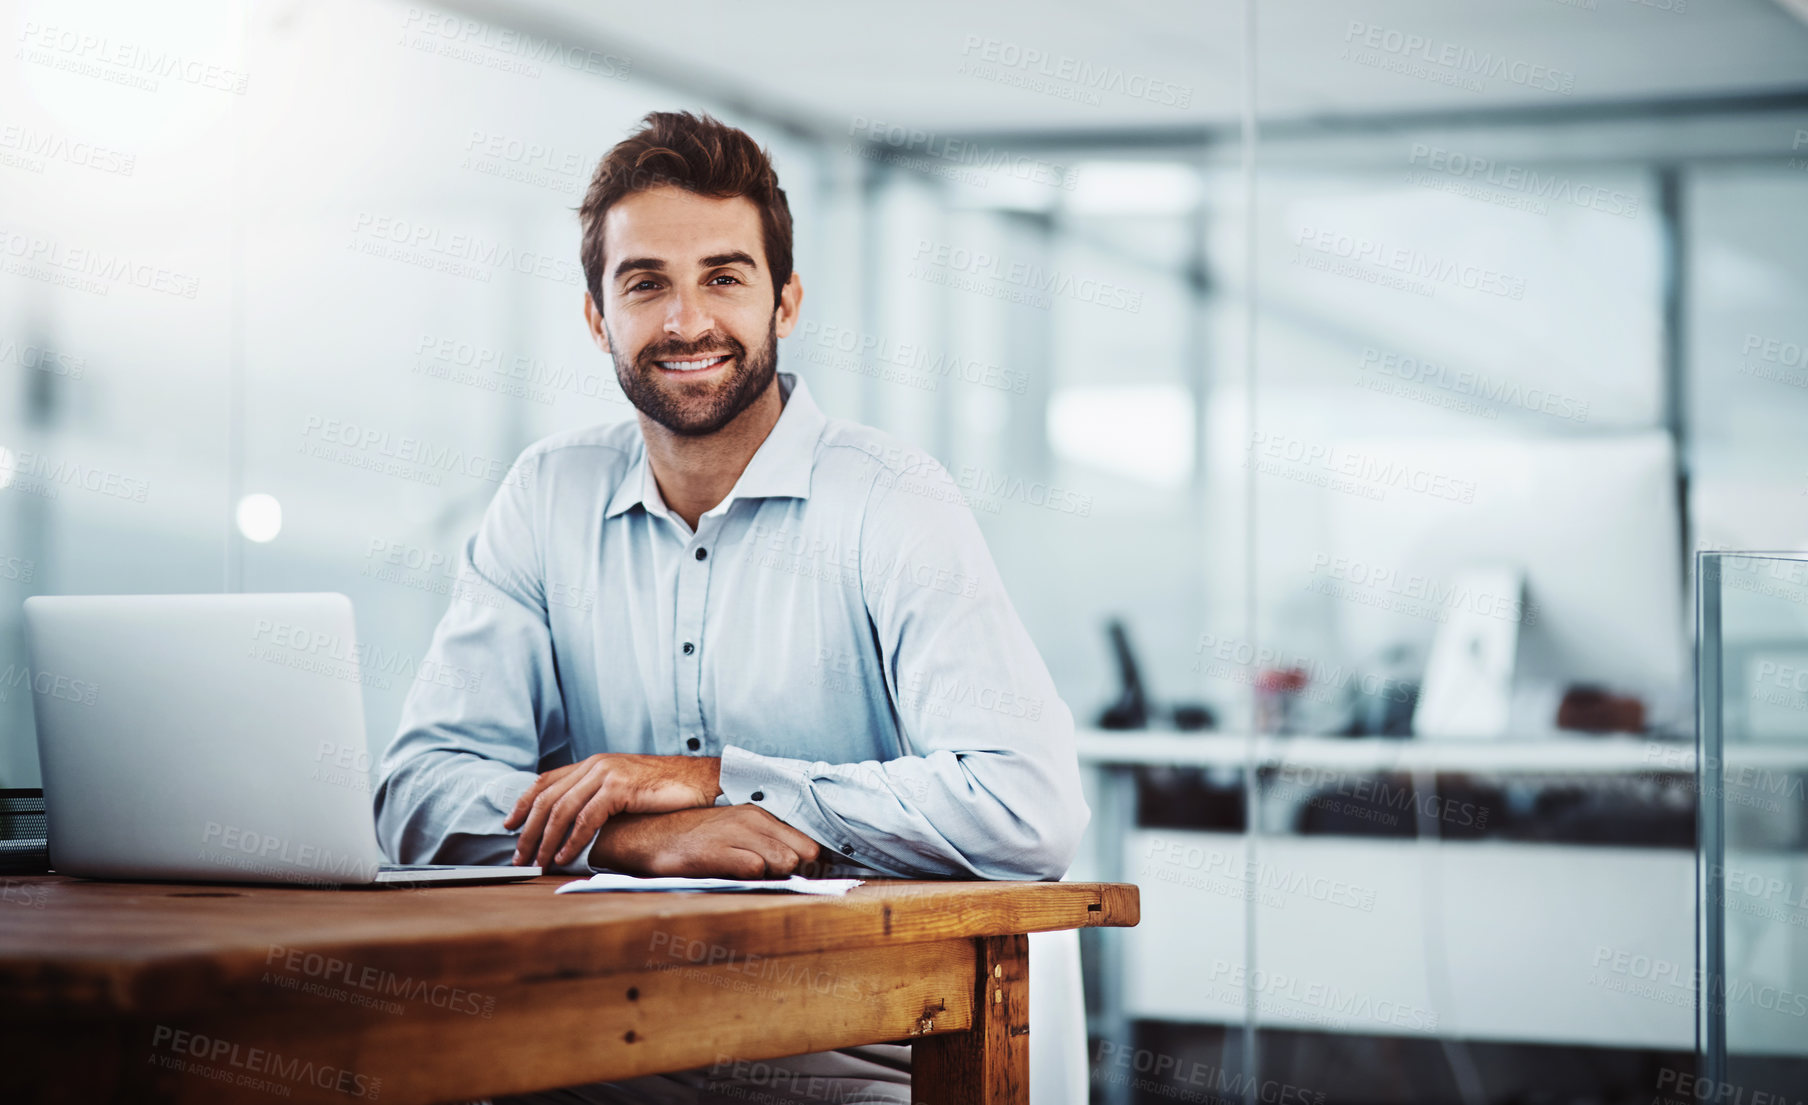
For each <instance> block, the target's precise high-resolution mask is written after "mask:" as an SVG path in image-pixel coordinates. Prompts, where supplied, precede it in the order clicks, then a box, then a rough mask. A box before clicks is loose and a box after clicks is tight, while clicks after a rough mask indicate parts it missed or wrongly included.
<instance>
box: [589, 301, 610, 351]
mask: <svg viewBox="0 0 1808 1105" xmlns="http://www.w3.org/2000/svg"><path fill="white" fill-rule="evenodd" d="M584 328H585V329H586V330H589V331H590V340H591V341H593V342H595V343H596V347H597V348H598V349H600V350H602V351H603V353H604V354H605V355H607V356H609V357H614V356H615V350H614V349H613V348H611V347H610V345H609V328H608V327H607V326H604V325H603V312H601V311H599V310H598V309H597V306H596V300H594V299H592V298H590V293H589V292H585V293H584Z"/></svg>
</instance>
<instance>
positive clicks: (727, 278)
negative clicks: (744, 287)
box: [709, 273, 741, 284]
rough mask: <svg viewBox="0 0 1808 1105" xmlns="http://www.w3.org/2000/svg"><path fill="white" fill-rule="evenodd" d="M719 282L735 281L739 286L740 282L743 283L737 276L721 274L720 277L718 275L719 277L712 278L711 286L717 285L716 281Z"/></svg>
mask: <svg viewBox="0 0 1808 1105" xmlns="http://www.w3.org/2000/svg"><path fill="white" fill-rule="evenodd" d="M718 280H732V281H734V282H735V283H736V284H739V283H740V282H741V280H740V278H739V277H737V276H730V275H729V274H728V273H721V274H720V275H717V276H712V277H710V280H709V282H710V283H711V284H714V283H715V282H716V281H718Z"/></svg>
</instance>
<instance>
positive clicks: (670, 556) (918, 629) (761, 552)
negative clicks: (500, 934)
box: [376, 112, 1088, 1102]
mask: <svg viewBox="0 0 1808 1105" xmlns="http://www.w3.org/2000/svg"><path fill="white" fill-rule="evenodd" d="M579 214H580V223H581V227H582V233H583V244H582V248H581V256H582V260H583V266H584V274H585V277H586V281H587V285H588V294H586V296H585V298H584V321H585V324H586V325H587V326H588V328H589V330H590V334H591V336H592V338H593V339H594V340H595V342H596V344H597V347H598V348H599V349H601V350H602V351H603V352H604V353H607V354H608V355H609V356H611V357H612V358H613V359H614V362H615V372H616V376H617V378H618V379H619V380H620V381H621V386H622V390H623V392H624V393H625V394H626V395H627V397H628V399H629V400H630V401H631V402H632V403H633V404H634V406H635V408H636V409H637V410H638V412H639V417H638V419H637V420H636V421H635V422H631V423H623V424H618V425H610V426H600V427H595V428H591V429H585V430H580V431H576V432H571V433H564V434H558V435H555V436H553V437H551V438H548V439H546V440H544V441H541V442H539V443H538V444H535V445H533V446H532V447H530V448H529V449H528V450H527V451H526V452H525V453H523V454H522V455H521V457H520V459H519V460H518V461H516V463H515V465H514V467H513V469H511V472H510V475H509V478H508V479H507V480H505V481H504V482H503V485H502V487H501V489H500V490H499V491H498V492H497V494H496V497H495V499H494V501H493V502H492V503H491V504H490V507H489V510H488V511H487V513H486V514H485V516H484V519H483V522H482V524H481V526H480V527H479V529H478V532H477V534H476V535H475V536H474V537H473V538H471V539H470V540H469V541H468V542H467V543H466V545H465V548H464V553H463V556H462V557H461V564H460V580H461V584H462V585H461V587H460V598H458V599H456V600H455V601H454V602H453V603H452V605H451V608H450V609H449V610H448V611H447V612H446V615H445V617H444V618H443V619H442V620H441V622H440V625H439V628H438V630H437V632H436V633H435V634H434V638H433V644H432V648H431V651H430V653H429V657H430V661H431V663H432V664H434V665H436V666H445V667H451V668H462V669H464V670H466V671H469V672H472V673H474V675H475V676H476V678H474V679H472V680H468V681H456V682H459V683H461V684H463V685H461V686H456V687H455V686H444V685H441V684H440V683H437V682H433V681H427V680H422V681H418V682H417V683H416V684H415V685H414V687H413V689H412V690H411V692H410V694H409V698H408V701H407V704H406V706H405V708H404V711H403V716H402V723H401V728H400V731H399V732H398V733H397V735H396V738H395V741H394V743H393V744H391V746H390V747H389V749H388V751H387V752H386V753H385V755H384V757H383V761H382V765H381V780H380V783H379V787H378V790H377V795H376V807H377V819H378V825H379V829H380V832H381V835H382V839H383V842H384V846H385V848H386V849H387V850H388V851H389V852H390V853H391V855H392V856H394V858H395V859H397V860H398V861H402V862H440V863H505V862H513V863H538V864H542V865H545V866H549V867H553V868H555V869H557V870H561V871H569V872H578V873H586V874H587V873H590V872H591V871H593V870H600V869H611V870H621V871H629V872H634V873H641V874H650V875H727V876H736V877H754V878H760V877H781V876H784V875H787V874H790V873H792V872H794V871H799V870H807V871H811V872H820V871H824V870H829V869H835V870H837V871H839V869H841V868H847V869H849V870H850V871H851V872H853V873H864V874H867V875H875V874H876V875H879V876H903V877H917V878H922V877H956V878H987V879H1054V878H1059V877H1060V876H1061V874H1062V873H1063V872H1064V871H1065V870H1066V869H1067V866H1068V864H1069V863H1070V862H1071V860H1072V859H1073V856H1074V853H1075V851H1076V850H1077V848H1078V844H1079V837H1080V832H1081V830H1082V829H1083V828H1084V827H1085V824H1086V820H1087V817H1088V813H1087V810H1086V806H1085V803H1084V801H1083V799H1082V798H1081V793H1080V782H1079V771H1078V766H1077V764H1076V762H1075V758H1074V749H1073V719H1072V715H1071V714H1070V712H1069V711H1068V709H1067V707H1066V705H1065V704H1063V703H1062V701H1061V700H1060V698H1059V697H1058V696H1057V695H1056V693H1055V688H1054V686H1053V683H1052V681H1051V680H1050V678H1049V675H1048V671H1047V668H1046V667H1045V666H1044V664H1043V662H1042V660H1041V657H1040V656H1038V654H1037V652H1036V649H1035V647H1034V645H1033V644H1031V642H1030V640H1029V637H1028V635H1027V634H1026V633H1025V631H1024V629H1023V626H1022V624H1021V622H1020V621H1019V620H1018V618H1017V615H1016V612H1015V611H1014V610H1013V609H1012V606H1011V603H1010V600H1009V599H1008V598H1007V597H1006V594H1005V590H1004V585H1003V583H1002V581H1001V580H1000V578H999V575H998V572H997V569H996V568H995V567H994V566H993V563H992V560H991V557H990V555H989V554H988V552H987V551H986V547H985V543H984V541H983V540H982V538H981V536H980V534H979V530H978V527H977V525H976V524H975V523H974V521H973V517H972V514H971V512H970V511H969V510H968V509H967V508H966V506H965V504H964V502H963V501H962V498H961V495H960V492H959V489H958V488H957V487H956V486H955V484H954V482H953V480H952V479H951V478H950V477H949V475H948V473H947V472H946V471H945V470H944V469H943V468H942V466H941V465H939V464H938V463H936V462H935V461H934V460H933V459H931V458H929V457H927V456H926V455H924V454H922V453H920V452H917V451H915V450H912V449H910V448H908V447H905V446H903V445H902V444H900V443H898V442H897V441H895V440H894V439H892V438H890V437H888V436H887V435H885V434H883V433H880V432H879V431H877V430H874V429H871V428H869V427H865V426H860V425H856V424H853V423H849V422H844V421H841V420H836V419H828V418H825V417H824V415H823V413H822V412H821V410H820V409H819V408H818V407H817V406H816V404H815V403H814V401H812V399H811V398H810V393H809V389H808V388H807V387H806V386H805V385H804V383H803V382H802V381H801V380H799V379H797V378H796V377H795V376H793V375H791V374H789V373H779V372H777V359H778V341H779V339H780V338H782V337H784V336H785V335H787V334H789V333H790V332H791V329H792V327H793V326H795V325H796V323H797V319H798V310H799V305H800V304H801V302H802V300H803V285H802V282H801V280H800V278H799V277H798V275H797V274H796V273H795V272H793V271H792V260H791V214H790V209H789V207H788V205H787V203H786V200H785V193H784V191H783V190H782V189H780V188H779V187H778V180H777V176H776V174H775V173H774V172H773V170H772V166H771V164H770V162H769V160H768V159H767V157H766V155H765V153H764V152H763V151H761V150H760V148H759V146H758V145H757V144H756V143H755V142H754V141H753V139H752V138H750V137H749V136H748V135H746V134H745V133H743V132H742V131H739V130H736V129H734V128H731V127H728V126H725V125H723V124H721V123H719V122H717V121H715V120H714V119H711V118H708V117H706V116H705V117H698V116H694V115H691V114H688V113H681V114H674V113H662V112H655V113H653V114H650V115H648V116H647V117H646V120H645V124H644V126H643V127H642V129H641V130H639V131H637V132H636V133H635V134H633V135H632V136H630V137H629V138H628V139H626V140H625V141H623V142H622V143H620V144H619V145H617V146H616V147H615V148H614V149H612V150H611V151H609V153H608V154H607V155H606V156H605V157H604V158H603V160H602V162H601V164H600V165H599V166H598V167H597V170H596V174H595V177H594V178H593V180H592V182H591V185H590V188H589V191H588V193H587V194H586V196H585V198H584V202H583V204H582V206H581V207H580V209H579ZM554 905H556V903H549V908H551V907H552V906H554ZM855 1051H856V1052H858V1054H855V1052H848V1053H824V1054H821V1055H814V1056H800V1057H798V1058H796V1059H793V1060H789V1061H787V1062H788V1063H789V1064H790V1065H791V1068H792V1069H794V1070H795V1071H797V1072H799V1077H798V1081H797V1082H796V1083H795V1084H796V1085H799V1086H802V1085H816V1086H820V1085H821V1083H815V1084H811V1083H810V1082H809V1078H810V1077H817V1076H823V1077H837V1078H843V1079H849V1080H850V1081H846V1082H842V1083H837V1084H836V1085H837V1086H838V1087H839V1088H837V1089H836V1091H835V1096H832V1097H830V1098H829V1099H830V1100H833V1101H837V1102H844V1101H867V1100H871V1101H893V1100H897V1101H903V1100H907V1099H908V1050H907V1049H904V1048H877V1049H855ZM722 1066H723V1068H724V1069H727V1068H731V1067H732V1066H733V1064H732V1063H727V1064H723V1065H722ZM785 1084H787V1085H789V1084H792V1083H785ZM580 1091H582V1095H581V1096H578V1097H575V1098H574V1097H572V1096H565V1097H563V1098H561V1100H588V1101H646V1100H651V1101H697V1100H700V1098H699V1094H702V1095H704V1096H705V1097H707V1096H708V1095H710V1094H712V1093H713V1094H716V1095H721V1096H723V1097H724V1098H725V1099H731V1100H743V1099H747V1097H748V1092H749V1091H748V1090H747V1088H745V1087H736V1086H734V1085H732V1084H731V1083H730V1082H729V1081H728V1079H727V1077H726V1076H725V1075H724V1074H722V1073H720V1072H712V1071H711V1070H710V1069H708V1068H705V1069H702V1070H699V1071H694V1072H688V1073H686V1074H682V1075H674V1076H669V1077H666V1078H652V1079H636V1080H635V1081H634V1082H632V1083H619V1084H615V1085H613V1086H596V1087H582V1088H580ZM812 1092H813V1093H815V1094H816V1096H817V1097H819V1098H820V1096H821V1094H820V1091H816V1090H813V1091H812ZM565 1093H566V1094H567V1095H570V1094H573V1093H579V1091H565ZM758 1093H759V1095H760V1097H762V1098H768V1097H769V1098H773V1099H775V1100H783V1099H784V1094H783V1089H782V1087H780V1086H775V1085H774V1084H773V1083H772V1082H770V1081H768V1082H767V1083H766V1084H765V1085H763V1086H762V1087H760V1088H759V1089H758Z"/></svg>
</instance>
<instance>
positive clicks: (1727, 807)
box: [1697, 552, 1808, 1092]
mask: <svg viewBox="0 0 1808 1105" xmlns="http://www.w3.org/2000/svg"><path fill="white" fill-rule="evenodd" d="M1697 564H1698V573H1699V579H1700V583H1701V593H1700V625H1701V636H1700V642H1699V650H1700V651H1699V654H1698V658H1697V668H1698V678H1699V688H1700V703H1701V745H1700V754H1701V760H1700V767H1699V775H1700V780H1701V782H1700V793H1701V799H1702V804H1701V827H1702V832H1701V840H1702V855H1701V866H1700V874H1701V896H1700V910H1701V914H1700V916H1701V921H1700V928H1701V938H1702V946H1701V963H1700V968H1701V969H1700V973H1699V975H1698V978H1699V991H1700V993H1699V1001H1698V1005H1697V1010H1698V1014H1699V1017H1700V1026H1701V1046H1702V1058H1703V1070H1702V1077H1703V1079H1704V1080H1705V1081H1706V1082H1707V1083H1708V1084H1710V1085H1711V1086H1713V1087H1715V1088H1716V1092H1718V1088H1719V1087H1728V1088H1730V1089H1731V1090H1733V1091H1738V1090H1741V1089H1750V1090H1753V1091H1759V1092H1763V1091H1768V1090H1769V1089H1771V1088H1773V1087H1780V1086H1785V1085H1789V1084H1790V1082H1789V1079H1790V1078H1791V1077H1792V1076H1793V1074H1794V1073H1795V1072H1797V1071H1799V1070H1800V1063H1801V1060H1802V1057H1803V1056H1804V1055H1805V1054H1808V1033H1805V1032H1804V1031H1803V1022H1804V1020H1808V817H1805V816H1804V808H1805V805H1808V804H1805V802H1804V797H1803V792H1804V782H1805V780H1808V555H1803V554H1800V553H1797V554H1788V553H1739V552H1704V553H1702V554H1700V556H1699V558H1698V560H1697Z"/></svg>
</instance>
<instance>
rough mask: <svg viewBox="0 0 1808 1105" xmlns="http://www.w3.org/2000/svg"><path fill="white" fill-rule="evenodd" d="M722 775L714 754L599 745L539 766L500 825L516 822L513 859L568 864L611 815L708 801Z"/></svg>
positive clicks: (713, 797)
mask: <svg viewBox="0 0 1808 1105" xmlns="http://www.w3.org/2000/svg"><path fill="white" fill-rule="evenodd" d="M721 780H722V761H721V760H720V759H718V758H716V757H713V756H710V757H703V756H640V755H634V754H630V753H600V752H599V753H598V754H596V755H594V756H589V757H586V758H585V759H582V760H579V761H578V762H577V763H574V764H567V765H566V766H564V767H555V768H553V769H552V770H551V771H548V772H544V773H542V774H541V776H540V777H539V778H538V779H536V780H534V785H533V786H531V787H528V788H527V792H526V793H525V794H523V795H522V796H521V800H520V801H519V802H516V803H515V809H514V811H513V812H512V813H510V814H509V815H508V820H506V821H504V822H503V823H502V827H503V828H505V829H513V828H516V827H517V826H519V827H520V829H521V839H520V841H519V842H518V843H517V844H516V845H515V858H514V861H513V862H514V863H515V864H516V865H517V866H521V865H524V864H530V863H531V864H536V865H538V866H540V867H545V866H546V865H547V861H548V860H554V861H556V862H558V863H570V862H571V861H572V860H573V859H574V858H576V857H577V856H578V854H579V853H580V852H581V851H582V850H583V849H584V847H585V846H586V845H588V844H589V843H590V837H591V835H592V834H594V833H595V832H596V831H597V830H598V829H600V828H602V827H603V825H604V823H606V822H607V821H608V820H609V819H610V818H611V817H614V816H615V815H616V814H621V813H665V812H667V811H670V810H684V809H690V808H692V807H694V806H709V805H712V804H714V802H715V800H716V796H717V795H719V794H721V793H722V786H721ZM555 849H557V851H556V852H555ZM529 857H532V858H531V859H530V858H529Z"/></svg>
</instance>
